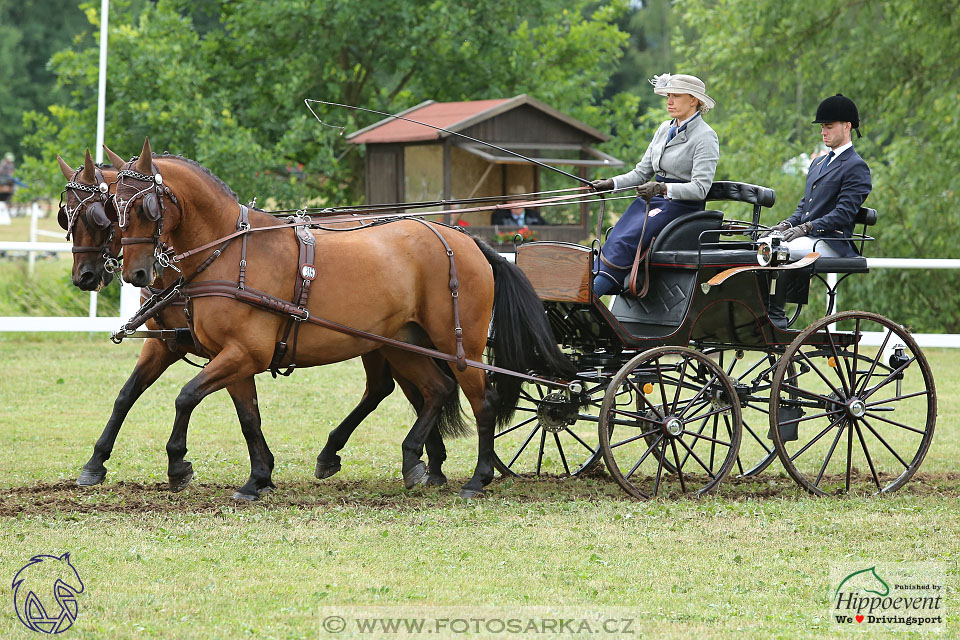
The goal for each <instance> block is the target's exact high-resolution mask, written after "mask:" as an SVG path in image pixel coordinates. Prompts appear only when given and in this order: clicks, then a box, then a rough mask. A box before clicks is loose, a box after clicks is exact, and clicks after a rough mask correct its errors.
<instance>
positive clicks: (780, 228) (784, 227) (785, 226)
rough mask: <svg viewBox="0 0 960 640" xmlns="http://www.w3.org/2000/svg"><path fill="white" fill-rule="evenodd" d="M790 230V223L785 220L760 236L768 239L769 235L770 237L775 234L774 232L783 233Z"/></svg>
mask: <svg viewBox="0 0 960 640" xmlns="http://www.w3.org/2000/svg"><path fill="white" fill-rule="evenodd" d="M789 228H790V223H789V222H787V221H786V220H784V221H783V222H779V223H777V225H776V226H774V227H770V228H769V229H768V230H766V231H764V232H763V233H761V234H760V237H761V238H766V237H767V236H768V235H770V234H771V233H773V232H774V231H779V232H781V233H783V232H784V231H786V230H787V229H789Z"/></svg>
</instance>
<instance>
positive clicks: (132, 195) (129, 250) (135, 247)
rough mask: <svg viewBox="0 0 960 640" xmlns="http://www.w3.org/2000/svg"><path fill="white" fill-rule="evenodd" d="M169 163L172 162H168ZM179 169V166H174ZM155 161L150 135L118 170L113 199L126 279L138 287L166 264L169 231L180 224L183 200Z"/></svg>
mask: <svg viewBox="0 0 960 640" xmlns="http://www.w3.org/2000/svg"><path fill="white" fill-rule="evenodd" d="M167 167H170V165H167ZM173 170H174V172H176V169H173ZM165 175H166V176H169V175H170V174H168V173H167V168H165V169H164V173H161V172H160V169H159V168H158V166H157V164H156V162H154V157H153V152H152V151H151V149H150V140H149V138H147V139H145V140H144V142H143V151H142V152H141V153H140V155H139V156H137V157H134V158H133V159H132V160H130V162H127V163H126V164H124V165H123V167H122V168H121V169H120V171H119V172H118V173H117V181H116V189H115V196H114V199H115V201H116V207H117V216H118V224H119V228H120V233H121V235H122V239H121V244H122V245H123V248H124V249H123V255H124V259H123V270H122V273H123V279H124V280H125V281H126V282H129V283H130V284H133V285H135V286H138V287H145V286H148V285H149V284H151V283H152V282H153V281H154V279H155V277H156V275H157V273H158V271H159V269H157V268H156V265H157V264H158V265H159V266H160V267H164V266H167V264H168V263H167V262H166V259H167V257H168V256H169V253H170V249H169V248H168V247H169V246H170V245H171V243H170V240H169V234H170V233H172V232H173V231H175V230H176V229H177V227H179V226H180V219H181V217H182V209H181V208H180V202H179V200H178V198H177V196H176V195H175V194H174V192H173V191H172V190H171V189H170V187H169V186H167V185H166V184H165V181H164V177H165Z"/></svg>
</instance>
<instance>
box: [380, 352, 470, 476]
mask: <svg viewBox="0 0 960 640" xmlns="http://www.w3.org/2000/svg"><path fill="white" fill-rule="evenodd" d="M384 351H385V352H386V354H387V359H388V360H389V362H390V366H391V368H392V369H393V371H394V377H395V378H396V380H397V381H398V382H399V383H400V388H401V389H403V392H404V395H406V396H407V399H409V400H410V402H411V403H412V404H414V406H415V407H416V405H417V402H416V401H417V400H418V399H420V400H421V401H422V405H421V407H420V409H419V410H418V412H417V419H416V421H415V422H414V423H413V426H412V427H411V429H410V432H409V433H408V434H407V436H406V438H404V440H403V444H402V446H401V450H402V453H403V464H402V472H403V484H404V486H406V487H407V488H408V489H411V488H413V487H415V486H416V485H418V484H423V483H430V484H436V485H440V484H443V483H444V482H446V478H445V477H444V476H443V472H442V471H441V469H440V467H441V465H442V464H443V461H444V460H445V459H446V449H445V448H444V446H443V440H442V433H440V431H439V428H438V421H439V419H440V417H441V415H442V413H443V408H444V405H445V404H447V403H448V402H450V401H451V399H452V398H453V396H454V394H456V393H457V384H456V381H455V380H454V379H453V378H451V377H450V376H447V375H445V374H444V373H443V372H442V371H441V370H440V368H439V367H438V366H437V365H436V363H434V361H433V360H432V359H431V358H426V357H424V356H420V355H415V354H411V353H406V352H402V351H400V350H397V349H385V350H384ZM425 442H429V443H430V444H429V449H428V453H429V454H430V456H431V457H430V460H431V466H432V467H433V469H432V470H431V471H430V472H428V471H427V466H426V465H425V464H424V463H423V461H422V460H421V459H420V457H421V456H422V455H423V447H424V443H425Z"/></svg>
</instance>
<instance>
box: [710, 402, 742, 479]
mask: <svg viewBox="0 0 960 640" xmlns="http://www.w3.org/2000/svg"><path fill="white" fill-rule="evenodd" d="M741 422H742V421H741ZM723 425H724V426H725V427H726V428H727V435H728V436H730V442H733V430H731V429H730V420H729V419H728V418H727V416H723ZM713 428H714V429H716V428H717V427H716V425H714V427H713ZM714 437H716V436H714ZM710 464H713V460H711V461H710ZM737 469H740V475H743V463H741V462H740V453H739V452H737Z"/></svg>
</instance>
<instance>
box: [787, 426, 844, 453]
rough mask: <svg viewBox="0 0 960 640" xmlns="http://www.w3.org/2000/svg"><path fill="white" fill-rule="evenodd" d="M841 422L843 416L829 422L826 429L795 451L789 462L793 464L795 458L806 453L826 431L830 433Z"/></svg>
mask: <svg viewBox="0 0 960 640" xmlns="http://www.w3.org/2000/svg"><path fill="white" fill-rule="evenodd" d="M842 421H843V416H840V417H839V418H837V419H836V420H834V421H833V422H831V423H830V424H828V425H827V426H826V427H824V429H823V431H821V432H820V433H818V434H817V435H816V436H815V437H814V439H813V440H811V441H810V442H808V443H807V444H805V445H803V447H802V448H801V449H800V450H799V451H797V452H796V453H795V454H793V455H792V456H790V462H793V461H794V460H796V459H797V458H799V457H800V456H801V455H803V452H804V451H806V450H807V449H809V448H810V447H812V446H813V445H814V444H815V443H816V442H817V440H819V439H820V438H822V437H823V436H824V434H826V433H827V432H828V431H830V429H833V428H834V427H835V426H837V425H838V424H840V423H841V422H842Z"/></svg>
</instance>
